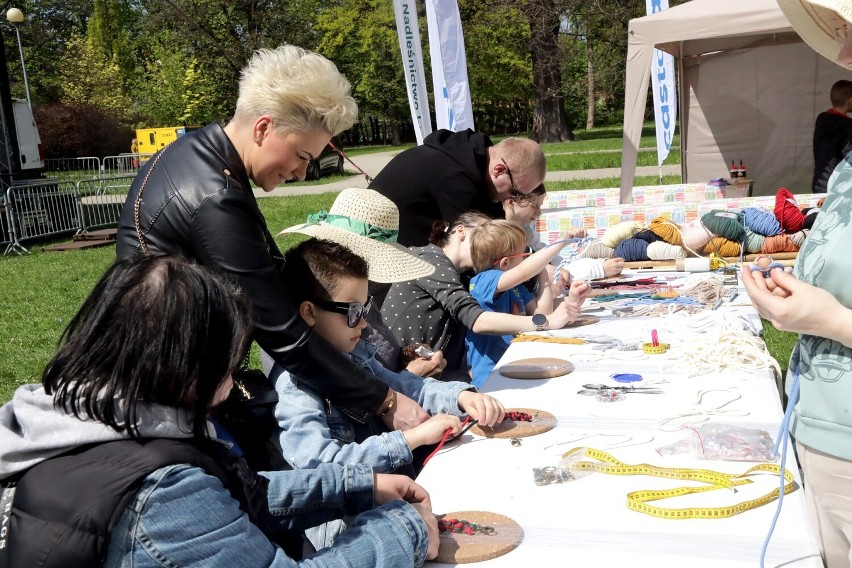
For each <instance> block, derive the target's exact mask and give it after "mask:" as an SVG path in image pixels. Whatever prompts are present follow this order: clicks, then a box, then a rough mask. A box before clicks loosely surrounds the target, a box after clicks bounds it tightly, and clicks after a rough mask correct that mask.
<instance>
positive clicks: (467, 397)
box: [459, 391, 506, 428]
mask: <svg viewBox="0 0 852 568" xmlns="http://www.w3.org/2000/svg"><path fill="white" fill-rule="evenodd" d="M459 408H461V409H462V410H463V411H465V412H466V413H468V414H469V415H470V416H471V418H473V419H474V420H476V421H477V423H479V425H480V426H487V427H488V428H491V427H493V426H494V425H495V424H497V423H498V422H502V421H503V417H504V416H505V414H506V409H505V408H503V405H502V404H500V401H499V400H497V399H496V398H494V397H493V396H488V395H487V394H482V393H481V392H473V391H462V393H461V394H460V395H459Z"/></svg>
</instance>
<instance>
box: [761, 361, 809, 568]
mask: <svg viewBox="0 0 852 568" xmlns="http://www.w3.org/2000/svg"><path fill="white" fill-rule="evenodd" d="M798 400H799V367H798V366H797V367H796V371H795V373H794V374H793V384H792V385H791V386H790V396H789V397H787V410H786V411H785V412H784V419H783V420H782V421H781V427H780V428H779V429H778V436H777V438H776V440H775V448H774V449H773V450H772V457H773V458H775V457H777V456H778V447H779V446H781V475H780V478H781V490H780V491H779V493H778V507H777V508H776V509H775V516H774V517H772V524H771V525H770V526H769V533H768V534H767V535H766V540H764V541H763V548H761V549H760V568H764V562H765V561H766V549H767V548H769V540H770V539H771V538H772V533H773V532H775V524H776V523H777V522H778V517H779V516H780V515H781V504H782V502H783V501H784V471H785V469H784V466H785V464H786V462H787V446H788V445H789V444H787V440H788V439H789V438H790V418H791V417H792V415H793V408H795V406H796V402H797V401H798Z"/></svg>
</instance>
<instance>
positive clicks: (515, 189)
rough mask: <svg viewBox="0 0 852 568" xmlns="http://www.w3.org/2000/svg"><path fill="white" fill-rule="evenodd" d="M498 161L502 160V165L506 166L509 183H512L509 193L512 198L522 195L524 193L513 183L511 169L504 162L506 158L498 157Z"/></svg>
mask: <svg viewBox="0 0 852 568" xmlns="http://www.w3.org/2000/svg"><path fill="white" fill-rule="evenodd" d="M500 161H501V162H503V165H504V166H506V173H507V174H509V183H510V184H512V190H511V195H512V198H518V197H524V194H523V193H521V192H520V190H518V186H516V185H515V178H513V177H512V170H511V169H509V164H507V163H506V160H504V159H503V158H500Z"/></svg>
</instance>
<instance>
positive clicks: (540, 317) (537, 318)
mask: <svg viewBox="0 0 852 568" xmlns="http://www.w3.org/2000/svg"><path fill="white" fill-rule="evenodd" d="M532 322H533V325H536V326H538V325H544V324H546V323H547V316H545V315H544V314H535V315H534V316H533V317H532Z"/></svg>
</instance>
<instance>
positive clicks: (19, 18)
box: [6, 8, 33, 113]
mask: <svg viewBox="0 0 852 568" xmlns="http://www.w3.org/2000/svg"><path fill="white" fill-rule="evenodd" d="M6 20H7V21H8V22H9V23H10V24H12V27H14V28H15V35H16V36H18V52H19V53H20V54H21V71H22V72H23V75H24V91H26V93H27V106H29V107H30V113H32V111H33V102H32V100H31V99H30V83H29V81H27V66H26V64H25V63H24V47H23V45H22V44H21V32H20V30H19V29H18V24H20V23H21V22H23V21H24V13H23V12H21V11H20V10H19V9H18V8H9V9H8V10H7V11H6Z"/></svg>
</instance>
